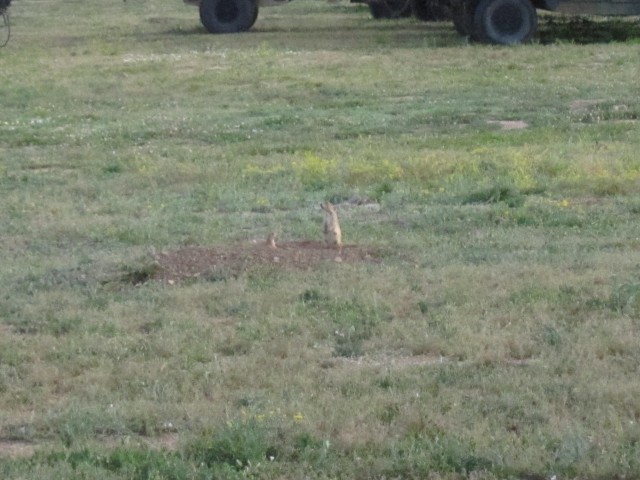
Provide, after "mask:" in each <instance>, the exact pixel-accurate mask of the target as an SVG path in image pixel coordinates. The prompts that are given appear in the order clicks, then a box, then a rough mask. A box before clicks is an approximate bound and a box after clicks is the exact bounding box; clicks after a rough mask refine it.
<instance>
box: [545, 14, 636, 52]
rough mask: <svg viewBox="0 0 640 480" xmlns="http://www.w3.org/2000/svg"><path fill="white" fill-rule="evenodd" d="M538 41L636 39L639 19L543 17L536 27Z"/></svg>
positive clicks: (583, 41) (547, 42)
mask: <svg viewBox="0 0 640 480" xmlns="http://www.w3.org/2000/svg"><path fill="white" fill-rule="evenodd" d="M538 36H539V39H540V43H542V44H544V45H547V44H551V43H556V42H572V43H577V44H584V45H586V44H590V43H608V42H627V41H630V40H635V41H636V42H637V41H640V22H638V20H637V19H635V18H634V19H631V20H630V19H629V18H626V17H619V18H612V17H604V18H595V17H594V18H590V17H576V16H545V17H542V18H540V25H539V28H538Z"/></svg>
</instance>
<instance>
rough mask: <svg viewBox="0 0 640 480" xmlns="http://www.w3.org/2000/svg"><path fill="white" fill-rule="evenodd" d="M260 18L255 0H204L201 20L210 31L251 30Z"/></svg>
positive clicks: (201, 7) (233, 31)
mask: <svg viewBox="0 0 640 480" xmlns="http://www.w3.org/2000/svg"><path fill="white" fill-rule="evenodd" d="M257 18H258V4H257V3H256V1H255V0H202V2H200V21H201V22H202V25H203V26H204V28H205V29H206V30H207V31H208V32H209V33H237V32H244V31H246V30H249V29H250V28H251V27H252V26H253V24H254V23H255V22H256V19H257Z"/></svg>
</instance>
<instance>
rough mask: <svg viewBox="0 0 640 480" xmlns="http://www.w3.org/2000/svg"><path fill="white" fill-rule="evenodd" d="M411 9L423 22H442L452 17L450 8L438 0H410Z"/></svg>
mask: <svg viewBox="0 0 640 480" xmlns="http://www.w3.org/2000/svg"><path fill="white" fill-rule="evenodd" d="M411 11H412V12H413V16H414V17H416V18H417V19H418V20H421V21H423V22H442V21H445V20H450V19H451V17H452V14H451V9H450V8H449V7H448V6H446V5H445V4H444V3H443V2H441V1H438V0H411Z"/></svg>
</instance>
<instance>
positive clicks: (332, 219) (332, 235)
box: [320, 202, 342, 250]
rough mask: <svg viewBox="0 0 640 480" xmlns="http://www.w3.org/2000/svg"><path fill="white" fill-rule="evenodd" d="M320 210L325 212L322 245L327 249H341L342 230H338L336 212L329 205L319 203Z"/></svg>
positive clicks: (338, 223) (327, 203) (338, 224)
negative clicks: (325, 245) (327, 247)
mask: <svg viewBox="0 0 640 480" xmlns="http://www.w3.org/2000/svg"><path fill="white" fill-rule="evenodd" d="M320 208H322V209H323V210H324V212H325V214H324V226H323V232H324V243H325V244H327V246H329V247H335V248H338V249H340V250H341V249H342V230H340V222H338V212H336V207H334V206H333V205H332V204H331V203H329V202H326V203H321V204H320Z"/></svg>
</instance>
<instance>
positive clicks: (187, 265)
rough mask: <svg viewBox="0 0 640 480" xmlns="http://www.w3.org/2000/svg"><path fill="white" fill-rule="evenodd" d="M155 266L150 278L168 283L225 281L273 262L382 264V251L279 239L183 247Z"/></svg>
mask: <svg viewBox="0 0 640 480" xmlns="http://www.w3.org/2000/svg"><path fill="white" fill-rule="evenodd" d="M154 259H155V262H156V267H155V268H154V270H153V272H152V274H151V275H150V278H152V279H154V280H160V281H163V282H167V283H169V284H172V283H176V282H179V281H181V280H186V279H196V278H204V279H207V280H223V279H226V278H228V277H234V276H237V275H239V274H240V273H242V272H244V271H247V270H248V269H251V268H254V267H259V266H264V265H272V266H276V267H278V268H283V269H303V270H307V269H310V268H312V267H314V266H316V265H318V264H321V263H323V262H332V263H380V261H381V259H380V252H378V251H376V250H374V249H371V248H364V247H360V246H357V245H345V246H344V247H343V248H342V251H341V252H339V251H338V250H336V249H331V248H327V247H326V246H325V244H324V243H322V242H316V241H294V242H282V243H280V242H278V243H277V247H276V248H271V247H269V246H268V245H267V244H266V243H264V242H260V243H254V244H248V245H240V246H219V247H202V246H192V247H184V248H181V249H178V250H172V251H165V252H161V253H158V254H156V255H155V256H154Z"/></svg>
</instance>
